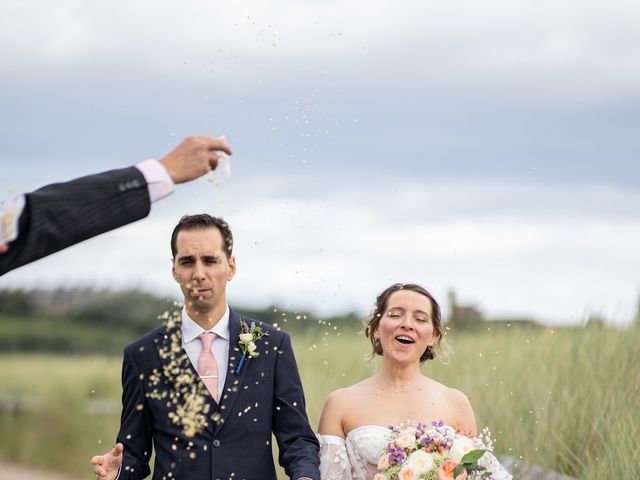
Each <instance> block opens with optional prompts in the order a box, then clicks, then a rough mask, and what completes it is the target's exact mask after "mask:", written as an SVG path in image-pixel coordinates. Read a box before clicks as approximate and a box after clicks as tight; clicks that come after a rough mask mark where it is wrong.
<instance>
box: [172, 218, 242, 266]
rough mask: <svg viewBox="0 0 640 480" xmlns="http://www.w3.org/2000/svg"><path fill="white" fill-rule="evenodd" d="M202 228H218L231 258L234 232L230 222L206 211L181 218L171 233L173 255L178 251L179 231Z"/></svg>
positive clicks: (225, 249)
mask: <svg viewBox="0 0 640 480" xmlns="http://www.w3.org/2000/svg"><path fill="white" fill-rule="evenodd" d="M202 228H217V229H218V231H219V232H220V234H221V235H222V241H223V242H224V246H223V248H224V253H225V255H226V256H227V259H229V258H231V254H232V253H233V234H232V233H231V228H229V224H228V223H227V222H225V221H224V219H222V217H212V216H211V215H207V214H206V213H200V214H198V215H185V216H184V217H182V218H181V219H180V221H179V222H178V224H177V225H176V227H175V228H174V229H173V233H172V234H171V256H172V257H175V256H176V252H177V251H178V247H177V240H178V233H180V231H181V230H196V229H202Z"/></svg>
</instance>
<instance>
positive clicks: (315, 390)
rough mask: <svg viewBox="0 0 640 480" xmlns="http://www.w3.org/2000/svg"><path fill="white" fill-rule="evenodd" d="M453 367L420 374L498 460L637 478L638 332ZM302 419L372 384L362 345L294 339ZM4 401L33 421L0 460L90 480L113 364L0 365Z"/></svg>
mask: <svg viewBox="0 0 640 480" xmlns="http://www.w3.org/2000/svg"><path fill="white" fill-rule="evenodd" d="M449 342H450V344H452V346H453V349H454V352H455V353H454V355H453V356H452V357H451V358H450V361H449V363H448V364H444V363H442V362H441V361H440V360H439V359H436V360H435V361H433V362H430V363H428V364H426V365H425V366H424V367H423V371H424V373H425V374H426V375H428V376H431V377H433V378H435V379H436V380H438V381H440V382H442V383H444V384H446V385H449V386H451V387H455V388H458V389H460V390H462V391H463V392H465V393H466V394H467V396H468V397H469V399H470V400H471V403H472V405H473V407H474V410H475V413H476V417H477V420H478V425H479V426H485V425H486V426H489V427H490V428H491V429H492V431H493V433H494V437H496V439H497V445H496V447H497V448H496V450H497V451H498V452H500V453H506V454H509V455H511V456H514V457H517V458H521V459H522V460H523V461H526V462H528V463H533V464H538V465H542V466H544V467H546V468H549V469H553V470H557V471H560V472H562V473H565V474H568V475H572V476H575V477H578V478H584V479H593V480H595V479H609V478H612V479H613V478H615V479H636V478H640V468H639V467H638V466H639V465H640V368H638V367H639V366H640V348H638V345H639V344H640V329H637V328H636V329H628V330H625V331H619V330H608V329H572V330H551V329H532V328H516V327H515V326H514V327H510V328H509V327H501V328H498V329H497V330H496V329H495V327H494V329H493V330H485V331H479V332H474V333H472V332H463V333H459V334H455V335H449ZM294 347H295V349H296V356H297V359H298V364H299V368H300V372H301V376H302V380H303V383H304V385H305V392H306V397H307V410H308V412H309V417H310V420H311V422H312V425H313V426H314V427H315V426H317V422H318V418H319V414H320V410H321V408H322V404H323V402H324V398H325V397H326V395H327V394H328V393H329V392H331V391H332V390H334V389H336V388H339V387H343V386H347V385H350V384H352V383H354V382H356V381H358V380H360V379H363V378H365V377H367V376H369V375H371V374H372V373H373V372H374V371H375V369H376V368H377V365H376V362H375V361H374V362H371V363H367V362H366V361H365V356H366V354H367V353H368V348H367V343H366V340H365V339H363V338H361V336H359V335H358V334H357V333H356V332H349V331H344V330H343V331H341V332H340V334H339V335H338V333H337V332H336V331H334V330H330V331H327V332H326V334H323V335H313V336H311V335H309V336H305V337H295V338H294ZM0 359H1V360H0V378H2V381H1V382H0V396H4V397H5V398H6V395H8V394H12V395H22V396H30V397H31V398H33V399H35V400H36V401H38V402H40V405H39V408H35V411H32V412H30V411H25V412H20V411H19V410H17V411H14V412H13V413H7V412H4V413H2V414H1V415H2V421H1V422H0V438H2V441H1V442H0V459H2V460H5V461H12V462H18V463H22V464H24V465H34V466H39V467H50V468H52V469H54V470H58V471H61V472H67V473H69V474H71V475H75V476H77V477H78V478H87V476H88V473H89V466H88V460H89V458H90V457H91V456H92V455H93V454H95V453H100V452H103V451H106V450H107V448H109V447H110V445H111V444H112V442H113V439H114V437H115V434H116V432H117V429H118V422H119V411H118V408H116V409H115V411H113V412H111V413H108V414H102V415H92V414H89V413H87V410H86V407H87V401H88V400H90V399H96V398H100V399H103V398H104V399H110V400H111V401H113V402H114V403H116V404H117V402H118V401H119V396H120V384H119V379H120V364H121V359H120V358H109V357H72V356H69V357H62V356H57V357H56V356H24V355H5V356H2V357H0Z"/></svg>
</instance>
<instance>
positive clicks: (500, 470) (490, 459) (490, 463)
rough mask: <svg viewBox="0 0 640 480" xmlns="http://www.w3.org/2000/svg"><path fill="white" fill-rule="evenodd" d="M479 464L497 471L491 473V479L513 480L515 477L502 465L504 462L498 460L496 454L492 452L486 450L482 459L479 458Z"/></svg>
mask: <svg viewBox="0 0 640 480" xmlns="http://www.w3.org/2000/svg"><path fill="white" fill-rule="evenodd" d="M478 465H481V466H483V467H485V468H487V469H488V470H490V471H492V472H495V473H493V474H492V475H491V477H489V478H490V480H511V479H512V478H513V477H512V476H511V474H510V473H509V472H508V471H507V470H506V469H505V468H504V467H503V466H502V464H501V463H500V462H499V461H498V459H497V458H496V457H495V455H494V454H493V453H491V452H486V453H485V454H484V455H483V456H482V457H480V460H478Z"/></svg>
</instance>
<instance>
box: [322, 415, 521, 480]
mask: <svg viewBox="0 0 640 480" xmlns="http://www.w3.org/2000/svg"><path fill="white" fill-rule="evenodd" d="M391 437H392V432H391V430H390V429H389V428H387V427H381V426H379V425H363V426H361V427H357V428H354V429H353V430H351V431H350V432H349V433H348V434H347V437H346V438H342V437H337V436H335V435H318V440H319V441H320V477H321V479H322V480H372V479H373V477H374V476H375V474H376V473H377V472H378V468H377V465H378V459H379V458H380V455H382V450H383V449H384V447H385V446H386V445H387V443H389V440H390V439H391ZM484 460H485V462H484V463H486V466H488V467H491V469H492V470H493V471H495V472H498V473H497V474H496V475H493V476H492V477H491V478H493V479H494V480H508V479H511V475H510V474H509V473H508V472H507V471H506V470H505V469H504V468H503V467H502V465H500V463H499V462H498V460H497V459H496V458H495V457H494V456H493V455H492V454H490V453H487V454H485V456H484Z"/></svg>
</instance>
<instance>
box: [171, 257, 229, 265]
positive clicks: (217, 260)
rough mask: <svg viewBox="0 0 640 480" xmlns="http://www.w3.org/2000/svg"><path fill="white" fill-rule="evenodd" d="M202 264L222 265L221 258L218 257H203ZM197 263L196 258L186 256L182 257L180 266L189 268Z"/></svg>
mask: <svg viewBox="0 0 640 480" xmlns="http://www.w3.org/2000/svg"><path fill="white" fill-rule="evenodd" d="M201 258H202V263H204V264H205V265H213V264H215V263H220V257H219V256H217V255H203V256H202V257H201ZM195 261H196V257H195V256H193V255H185V256H184V257H180V258H179V259H178V264H179V265H184V266H189V265H193V264H194V263H195Z"/></svg>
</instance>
